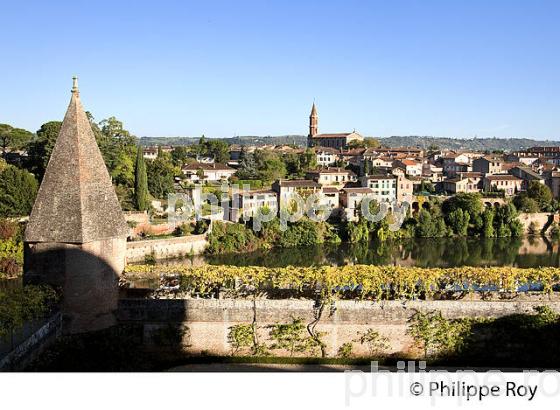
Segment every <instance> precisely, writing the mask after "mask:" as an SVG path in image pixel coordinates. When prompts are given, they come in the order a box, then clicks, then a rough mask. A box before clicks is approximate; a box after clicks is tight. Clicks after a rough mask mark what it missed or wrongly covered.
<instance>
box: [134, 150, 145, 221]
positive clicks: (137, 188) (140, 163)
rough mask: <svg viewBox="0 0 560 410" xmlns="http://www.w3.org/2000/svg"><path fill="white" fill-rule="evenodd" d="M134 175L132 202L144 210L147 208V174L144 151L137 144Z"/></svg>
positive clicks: (140, 209) (137, 207)
mask: <svg viewBox="0 0 560 410" xmlns="http://www.w3.org/2000/svg"><path fill="white" fill-rule="evenodd" d="M135 168H136V169H135V175H134V177H135V178H134V202H135V205H136V209H138V210H139V211H145V210H147V209H148V174H147V172H146V164H145V162H144V152H143V150H142V147H141V146H140V145H139V146H138V150H137V152H136V165H135Z"/></svg>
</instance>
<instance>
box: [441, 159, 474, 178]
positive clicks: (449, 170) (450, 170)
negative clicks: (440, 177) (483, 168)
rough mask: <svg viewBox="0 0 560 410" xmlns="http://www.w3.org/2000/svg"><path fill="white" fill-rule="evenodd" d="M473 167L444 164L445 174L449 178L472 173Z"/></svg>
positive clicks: (450, 163)
mask: <svg viewBox="0 0 560 410" xmlns="http://www.w3.org/2000/svg"><path fill="white" fill-rule="evenodd" d="M470 171H472V167H471V166H470V165H469V164H468V163H461V162H448V163H444V164H443V173H444V174H445V175H447V176H449V177H453V176H455V175H456V174H458V173H461V172H470Z"/></svg>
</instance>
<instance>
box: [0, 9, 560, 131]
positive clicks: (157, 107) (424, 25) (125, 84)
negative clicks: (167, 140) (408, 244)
mask: <svg viewBox="0 0 560 410" xmlns="http://www.w3.org/2000/svg"><path fill="white" fill-rule="evenodd" d="M51 3H52V4H51ZM0 14H1V15H2V29H1V34H0V47H1V50H2V56H3V58H2V63H0V89H1V92H0V95H1V98H0V122H7V123H10V124H13V125H15V126H19V127H23V128H27V129H30V130H36V129H38V127H39V126H40V125H41V124H42V123H43V122H46V121H49V120H54V119H61V118H62V116H63V114H64V111H65V109H66V106H67V103H68V100H69V97H70V93H69V91H70V88H71V77H72V75H73V74H77V75H78V76H79V78H80V91H81V95H82V101H83V102H84V105H85V107H86V109H87V110H89V111H91V112H92V113H93V114H94V115H95V117H96V118H97V119H102V118H105V117H107V116H110V115H115V116H117V117H118V118H119V119H120V120H122V121H123V122H124V123H125V126H126V127H127V128H128V129H129V130H131V131H132V132H133V133H134V134H136V135H137V136H144V135H149V136H176V135H181V136H198V135H201V134H206V135H207V136H210V137H218V136H220V137H227V136H233V135H281V134H306V133H307V122H308V115H309V110H310V107H311V104H312V102H313V99H315V101H316V103H317V107H318V110H319V130H320V131H322V132H337V131H346V130H352V129H354V128H355V129H356V130H358V131H359V132H361V133H362V134H364V135H368V136H390V135H436V136H449V137H473V136H475V135H476V136H479V137H483V136H496V137H509V136H515V137H535V138H539V139H560V78H559V77H560V53H559V47H560V25H559V24H558V21H559V18H560V2H559V1H555V0H551V1H543V0H525V1H520V0H507V1H505V0H503V1H502V0H492V1H483V0H469V1H452V0H446V1H435V0H434V1H431V0H417V1H412V0H411V1H400V0H396V1H389V0H386V1H288V0H284V1H275V2H272V1H264V0H261V1H242V0H238V1H224V2H221V1H192V2H190V1H185V2H179V1H177V2H172V1H159V2H156V1H150V2H144V1H134V2H132V1H130V2H124V1H115V2H104V1H95V2H91V1H88V2H86V1H72V2H62V1H60V2H34V1H25V2H16V1H8V0H0Z"/></svg>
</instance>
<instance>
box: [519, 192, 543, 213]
mask: <svg viewBox="0 0 560 410" xmlns="http://www.w3.org/2000/svg"><path fill="white" fill-rule="evenodd" d="M513 204H514V205H515V207H516V208H517V210H518V211H520V212H525V213H529V214H532V213H535V212H539V211H540V206H539V203H538V202H537V201H535V200H534V199H533V198H530V197H529V196H528V195H527V193H526V192H521V193H520V194H519V195H516V196H515V198H513Z"/></svg>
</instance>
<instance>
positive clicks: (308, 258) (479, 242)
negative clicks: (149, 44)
mask: <svg viewBox="0 0 560 410" xmlns="http://www.w3.org/2000/svg"><path fill="white" fill-rule="evenodd" d="M204 262H206V263H210V264H214V265H218V264H224V265H238V266H243V265H257V266H269V267H279V266H287V265H294V266H312V265H325V264H328V265H345V264H368V265H402V266H421V267H453V266H464V265H469V266H518V267H522V268H526V267H538V266H560V263H559V252H558V243H551V242H550V241H549V240H548V239H547V238H541V237H538V238H496V239H485V238H434V239H429V238H423V239H410V240H403V241H398V242H384V243H379V242H371V243H369V244H341V245H320V246H314V247H305V248H291V249H272V250H269V251H262V250H261V251H256V252H251V253H246V254H228V255H217V256H206V257H204V260H198V261H197V260H195V261H192V263H194V264H195V265H197V264H200V263H204Z"/></svg>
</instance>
